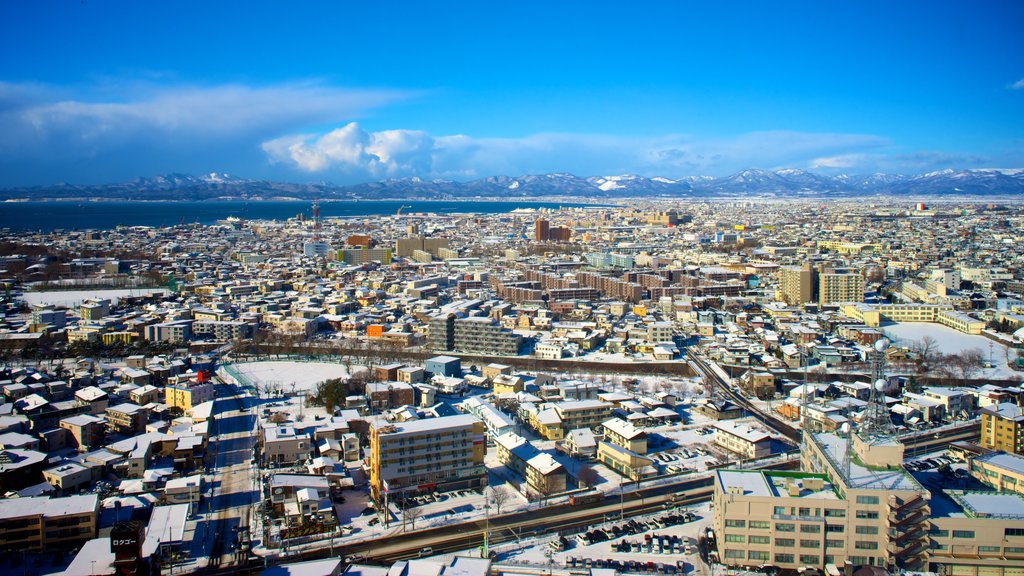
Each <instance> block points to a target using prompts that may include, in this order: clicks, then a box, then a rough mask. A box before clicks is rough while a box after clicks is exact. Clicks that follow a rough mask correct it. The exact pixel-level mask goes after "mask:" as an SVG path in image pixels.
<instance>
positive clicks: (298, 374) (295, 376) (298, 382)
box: [232, 361, 348, 394]
mask: <svg viewBox="0 0 1024 576" xmlns="http://www.w3.org/2000/svg"><path fill="white" fill-rule="evenodd" d="M232 367H233V368H234V369H235V370H236V371H238V373H239V374H241V375H242V376H244V377H245V378H248V379H249V380H251V381H252V382H253V383H254V384H257V385H259V386H260V388H261V389H266V388H267V387H268V386H269V387H270V388H278V389H280V390H282V391H283V392H284V393H286V394H291V393H292V391H293V390H294V391H295V392H303V391H306V390H312V389H313V387H314V386H316V384H317V383H319V382H323V381H324V380H329V379H331V378H347V377H348V370H347V369H346V368H345V366H343V365H341V364H332V363H329V362H282V361H271V362H242V363H239V364H233V365H232ZM293 386H294V388H293Z"/></svg>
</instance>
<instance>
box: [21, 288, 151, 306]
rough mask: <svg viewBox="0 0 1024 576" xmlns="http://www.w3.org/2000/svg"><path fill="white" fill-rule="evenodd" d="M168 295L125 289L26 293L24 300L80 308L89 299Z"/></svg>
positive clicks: (112, 299)
mask: <svg viewBox="0 0 1024 576" xmlns="http://www.w3.org/2000/svg"><path fill="white" fill-rule="evenodd" d="M157 293H159V294H166V293H167V290H166V289H164V288H123V289H109V290H54V291H47V292H25V295H24V299H25V302H26V303H28V304H29V305H35V304H53V305H54V306H68V307H74V306H78V305H79V304H81V303H82V302H84V301H86V300H88V299H89V298H109V299H110V300H111V301H112V302H113V303H115V304H116V303H117V301H118V300H120V299H121V298H122V297H124V296H145V295H147V294H157Z"/></svg>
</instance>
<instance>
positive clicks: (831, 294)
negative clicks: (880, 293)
mask: <svg viewBox="0 0 1024 576" xmlns="http://www.w3.org/2000/svg"><path fill="white" fill-rule="evenodd" d="M863 301H864V277H863V276H861V275H860V274H839V273H835V272H822V273H821V274H819V275H818V304H819V305H821V306H828V305H831V304H845V303H848V302H863Z"/></svg>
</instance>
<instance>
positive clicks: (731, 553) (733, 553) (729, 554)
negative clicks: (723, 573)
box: [725, 550, 746, 560]
mask: <svg viewBox="0 0 1024 576" xmlns="http://www.w3.org/2000/svg"><path fill="white" fill-rule="evenodd" d="M725 557H726V558H738V559H740V560H742V559H743V558H745V557H746V555H744V554H743V550H726V551H725Z"/></svg>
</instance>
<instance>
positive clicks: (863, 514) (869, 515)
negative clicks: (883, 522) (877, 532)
mask: <svg viewBox="0 0 1024 576" xmlns="http://www.w3.org/2000/svg"><path fill="white" fill-rule="evenodd" d="M857 518H859V519H861V520H878V512H868V511H866V510H857Z"/></svg>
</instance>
